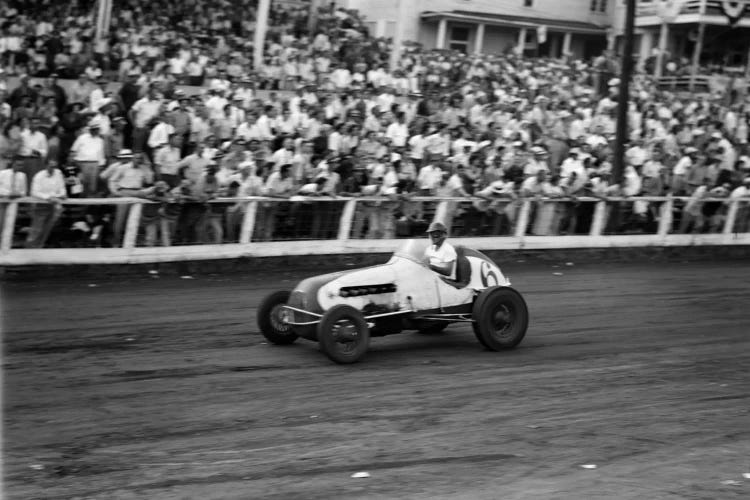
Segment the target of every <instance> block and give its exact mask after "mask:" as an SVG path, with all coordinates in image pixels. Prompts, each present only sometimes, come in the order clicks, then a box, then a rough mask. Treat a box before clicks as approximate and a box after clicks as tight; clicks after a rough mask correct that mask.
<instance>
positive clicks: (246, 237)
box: [240, 201, 258, 243]
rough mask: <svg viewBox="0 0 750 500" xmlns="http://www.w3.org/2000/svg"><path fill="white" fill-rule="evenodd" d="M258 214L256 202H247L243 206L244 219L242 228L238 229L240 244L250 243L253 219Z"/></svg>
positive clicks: (253, 226) (253, 225) (253, 224)
mask: <svg viewBox="0 0 750 500" xmlns="http://www.w3.org/2000/svg"><path fill="white" fill-rule="evenodd" d="M257 213H258V202H257V201H248V202H247V205H245V217H243V218H242V228H241V229H240V243H250V240H251V239H252V237H253V229H254V228H255V217H256V215H257Z"/></svg>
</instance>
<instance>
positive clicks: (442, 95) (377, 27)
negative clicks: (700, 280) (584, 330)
mask: <svg viewBox="0 0 750 500" xmlns="http://www.w3.org/2000/svg"><path fill="white" fill-rule="evenodd" d="M571 2H572V0H571ZM21 4H23V5H24V6H25V7H24V8H23V9H22V8H21ZM264 4H265V3H264V2H260V3H258V2H256V1H252V0H224V1H223V2H221V3H214V2H201V1H198V0H188V1H184V2H175V3H164V4H160V3H156V4H154V3H150V2H145V1H141V0H131V1H129V2H116V3H114V4H112V6H113V9H112V11H111V15H110V16H109V19H110V23H109V28H108V29H107V30H105V31H104V33H105V36H103V37H99V38H97V36H96V34H97V26H99V28H98V29H99V31H100V32H101V30H102V28H101V25H100V24H99V23H97V19H98V17H97V15H96V14H97V13H98V12H100V11H101V9H100V8H99V6H102V5H105V4H99V5H97V4H95V3H94V2H90V1H77V2H72V3H66V4H62V3H56V2H52V3H50V2H44V1H38V2H7V3H6V4H5V5H4V6H3V7H2V10H1V11H0V12H1V13H2V16H3V22H2V29H3V32H2V36H1V37H0V48H1V49H2V55H1V56H0V57H1V58H2V63H3V67H4V73H3V76H2V78H3V83H2V85H3V86H4V95H3V103H2V105H3V107H2V109H0V120H2V125H3V135H2V141H0V154H1V155H2V160H1V161H2V162H3V167H4V168H5V170H4V172H3V176H2V177H1V178H2V182H0V196H4V197H5V198H4V201H3V202H2V203H0V206H2V207H3V214H0V215H2V217H0V220H1V221H2V223H3V224H4V232H3V234H4V235H5V236H4V240H3V241H4V245H5V247H7V248H10V247H22V246H29V247H39V246H65V245H69V244H73V243H71V241H73V240H75V243H74V244H76V245H83V246H119V245H122V244H123V240H124V235H125V232H126V227H125V226H126V221H129V220H131V219H132V220H133V221H134V222H132V224H135V225H136V226H134V227H135V228H136V229H138V227H140V230H138V231H135V232H134V230H133V231H131V232H130V234H131V235H133V234H134V235H135V236H133V237H134V238H135V242H134V244H138V245H156V244H160V245H167V246H168V245H172V244H180V243H182V244H196V243H207V242H212V243H218V244H224V243H232V242H238V241H239V242H242V241H251V240H258V241H261V240H262V241H267V240H274V239H320V238H328V237H335V236H337V235H341V234H344V233H346V234H348V235H350V236H351V237H352V238H391V237H396V236H404V237H407V236H411V235H415V234H418V233H419V231H420V228H422V227H423V226H424V224H425V223H426V222H429V220H431V219H432V218H441V219H443V220H444V221H446V222H448V223H449V224H451V225H452V226H453V230H454V233H455V234H457V235H465V236H485V235H486V236H493V235H494V236H497V235H510V234H514V235H517V234H526V233H529V234H534V235H559V234H568V235H570V234H589V233H591V232H592V231H594V229H592V228H594V227H595V229H596V231H594V232H596V233H599V234H601V233H602V232H604V233H607V234H622V233H646V234H655V232H657V231H662V232H664V231H666V232H682V233H702V232H715V233H716V232H722V231H725V230H726V228H727V227H728V226H731V228H730V229H731V231H744V230H745V228H746V219H747V209H746V208H747V207H746V206H745V205H744V203H745V202H744V201H742V202H741V203H739V204H738V205H736V207H735V208H733V209H731V210H730V207H731V206H735V205H733V203H734V202H731V203H730V201H729V200H744V197H745V196H746V195H747V189H748V187H747V186H748V184H749V182H750V181H748V174H749V173H750V159H749V158H748V151H747V143H748V113H747V110H746V107H745V95H746V88H745V86H744V85H742V84H741V83H738V82H739V80H740V78H737V77H735V78H732V79H730V80H729V82H727V80H726V78H723V77H720V76H717V75H714V76H712V77H704V78H695V77H685V76H684V75H682V76H680V75H678V74H675V75H672V76H669V75H662V76H661V77H659V76H658V75H656V76H655V75H654V73H653V71H651V70H650V69H649V68H648V65H647V64H645V63H644V64H643V65H641V71H640V72H639V73H638V74H637V75H636V78H635V79H634V82H633V94H632V102H631V106H630V107H631V110H630V114H629V141H630V142H629V144H628V145H627V148H626V165H627V168H626V172H625V176H624V178H623V179H618V178H616V176H613V165H612V155H613V139H614V129H615V120H614V110H615V107H616V104H617V98H618V96H617V92H618V90H617V86H618V82H617V78H616V77H615V75H616V74H617V68H618V64H619V61H618V57H616V56H614V55H613V53H612V52H609V51H606V50H605V51H603V52H601V51H600V52H595V51H593V49H591V47H599V48H600V49H604V48H606V46H607V44H609V47H610V48H616V47H617V45H618V41H617V38H612V37H609V38H607V36H606V35H607V33H610V32H609V31H607V30H606V29H605V28H606V25H605V24H603V22H602V23H600V24H599V25H597V26H599V27H598V28H597V29H598V30H600V31H601V30H604V32H599V34H597V35H596V36H598V37H600V38H599V42H596V43H598V44H599V45H596V44H594V45H590V46H589V49H586V48H585V47H586V44H585V43H584V44H582V45H581V44H578V42H576V40H579V41H580V40H584V41H585V38H580V37H579V38H576V35H575V34H574V33H573V31H571V30H573V28H574V27H575V25H574V24H572V23H573V22H574V21H572V20H566V19H565V18H561V19H562V20H560V21H559V22H560V23H563V24H564V25H565V26H567V28H566V29H568V31H567V32H563V33H562V38H560V37H559V36H558V35H560V34H561V33H558V32H556V31H555V29H558V28H559V29H562V28H564V27H565V26H563V25H562V24H561V25H560V26H558V28H555V29H552V28H553V27H552V26H551V25H550V29H548V30H547V31H546V36H547V37H548V39H547V40H545V41H544V42H542V41H541V39H537V42H538V43H537V45H536V46H535V47H530V46H527V45H526V42H525V40H526V38H524V44H522V45H521V46H520V48H519V46H518V45H516V44H511V46H510V50H504V49H502V48H501V47H502V44H500V45H498V44H494V45H493V44H492V43H489V42H488V40H491V39H493V37H494V38H497V37H496V34H493V33H495V32H496V31H497V30H500V31H502V30H506V31H507V29H510V28H512V29H514V30H516V31H518V33H519V34H520V33H525V34H526V35H528V36H529V37H532V35H530V34H529V33H535V34H534V35H533V36H536V37H538V36H539V35H540V34H542V33H543V32H544V30H541V29H540V26H543V25H534V26H532V25H528V26H527V25H523V26H521V25H518V26H515V25H512V22H520V21H518V19H517V17H518V16H516V18H514V19H515V20H514V19H511V18H510V17H508V16H511V14H508V15H507V16H506V17H502V15H500V14H497V13H493V11H487V12H485V11H481V12H479V13H473V14H472V15H473V16H474V18H476V19H475V20H476V21H477V22H479V21H481V22H480V23H479V24H478V25H477V26H476V27H475V28H472V30H474V31H471V32H472V33H474V34H473V35H471V36H470V38H469V39H467V40H468V41H467V40H464V41H463V43H457V42H458V41H460V40H458V39H457V38H455V36H454V34H453V31H451V30H452V27H453V26H454V24H455V26H458V24H456V23H458V21H459V17H460V16H464V18H461V19H463V21H466V18H465V17H466V16H467V15H468V14H466V13H465V12H464V11H461V12H464V13H461V12H458V11H456V10H453V9H451V5H452V3H451V2H442V3H435V4H434V5H433V7H434V9H436V10H432V11H429V12H427V11H420V10H418V9H419V6H421V5H422V4H421V3H417V4H415V5H416V6H417V7H415V9H413V11H410V13H409V15H408V16H404V19H403V20H402V21H403V25H402V26H400V27H399V28H398V29H397V30H396V32H394V33H390V32H389V29H385V30H384V28H383V26H384V25H383V22H384V21H383V19H382V18H379V17H375V18H368V17H367V16H366V15H365V14H363V13H362V12H360V11H359V10H357V9H351V8H344V7H351V6H353V5H355V4H356V2H345V4H346V5H345V6H344V7H342V6H340V5H339V6H337V5H336V4H323V3H322V2H318V3H315V2H291V1H290V2H271V3H270V6H269V12H268V17H269V22H268V26H269V29H268V32H267V34H266V36H265V37H264V38H265V41H264V42H263V43H262V44H261V45H262V49H263V50H262V51H260V50H259V48H260V46H259V45H258V44H257V43H256V35H257V26H256V24H257V23H256V22H255V20H256V14H257V13H258V11H259V9H260V10H262V9H261V7H263V5H264ZM318 4H319V9H317V10H315V14H316V15H315V16H312V17H311V16H310V8H311V7H314V6H316V5H318ZM339 4H342V3H341V2H339ZM576 4H578V5H580V6H583V9H584V10H583V11H582V12H586V13H588V14H587V15H588V16H589V18H590V19H589V20H593V19H603V17H602V16H604V15H605V14H607V15H609V13H612V16H614V17H613V18H612V19H616V12H617V9H615V8H614V7H612V6H610V7H607V8H606V9H604V10H602V4H600V3H597V2H592V3H591V5H588V2H576ZM584 4H586V5H584ZM594 4H596V5H594ZM395 5H396V4H395V3H394V7H395ZM401 5H402V6H403V5H404V4H403V3H402V4H401ZM483 5H485V4H483ZM571 5H572V3H571ZM692 5H693V3H690V2H688V3H685V4H684V7H685V9H691V8H693V7H692ZM27 7H28V8H27ZM537 7H539V8H541V7H540V6H539V5H537ZM594 7H596V9H595V10H597V11H596V12H593V13H591V12H589V11H588V10H586V9H592V8H594ZM531 8H536V7H533V6H532V7H531ZM382 10H383V12H384V14H383V15H384V16H386V19H385V23H386V27H387V25H388V22H390V21H388V19H387V16H392V15H393V9H391V11H387V10H386V9H382ZM600 11H601V12H600ZM368 12H369V11H368ZM374 15H376V16H377V13H375V14H374ZM513 15H515V14H513ZM680 15H682V14H680ZM493 16H494V17H493ZM646 17H647V16H646V15H645V14H644V15H643V20H642V24H643V23H646V22H647V21H646ZM409 19H411V20H412V21H414V22H416V23H417V25H418V28H419V26H422V27H424V25H425V23H427V24H430V23H433V22H437V23H438V25H444V26H443V27H442V28H440V27H439V26H438V28H437V29H438V32H443V31H445V33H446V34H444V38H442V39H441V38H440V37H438V38H437V39H433V41H432V42H429V40H427V39H426V38H425V36H426V35H425V33H426V32H419V33H420V34H418V39H410V38H409V37H408V36H406V35H408V34H409V33H411V32H413V31H414V27H413V26H412V27H409V26H407V24H408V23H407V21H409ZM677 19H678V20H679V16H678V17H677ZM542 20H543V19H542ZM463 21H462V22H463ZM511 21H512V22H511ZM537 21H538V22H541V21H539V20H537ZM373 22H374V23H375V24H374V25H373V24H372V23H373ZM524 22H526V21H524ZM587 22H588V21H587ZM743 22H744V21H743V20H742V19H740V21H739V24H740V25H741V24H742V23H743ZM311 23H312V24H311ZM493 23H494V24H493ZM508 23H511V24H508ZM565 23H567V24H565ZM537 24H538V23H537ZM480 26H481V28H480ZM644 26H645V24H644ZM579 28H580V26H579ZM420 29H421V28H420ZM425 29H427V28H425ZM429 29H432V28H429ZM429 29H427V31H429ZM446 30H448V31H446ZM399 33H400V34H399ZM477 33H479V34H483V36H485V37H486V39H482V38H481V37H479V38H477V37H476V34H477ZM566 33H571V34H570V36H568V35H566ZM389 34H393V35H398V36H395V38H391V37H389V36H386V35H389ZM526 35H524V37H525V36H526ZM498 36H499V35H498ZM514 36H515V35H514ZM587 36H588V35H587ZM592 36H593V35H592ZM399 37H401V38H399ZM472 37H473V38H472ZM555 37H557V42H554V45H552V44H553V39H555ZM566 37H567V38H570V39H569V40H568V41H567V42H566V41H565V38H566ZM500 38H502V37H500ZM500 38H497V39H498V40H499V39H500ZM530 39H531V38H529V40H530ZM400 40H402V41H403V44H401V43H399V41H400ZM449 40H451V43H447V41H449ZM454 42H456V43H454ZM601 42H603V44H602V43H601ZM644 43H645V42H644ZM396 45H398V46H400V47H401V48H402V51H397V50H394V49H395V46H396ZM543 46H544V47H543ZM565 47H568V48H569V49H571V50H563V49H564V48H565ZM505 48H506V49H507V48H508V47H505ZM530 48H531V49H533V50H530ZM553 49H554V50H553ZM573 49H575V50H573ZM578 49H580V50H578ZM257 54H260V56H259V57H258V56H257ZM394 54H395V56H394ZM667 64H669V63H667ZM727 73H729V72H728V71H727ZM665 78H667V79H666V80H665ZM668 78H671V80H669V79H668ZM686 78H687V80H686ZM696 87H697V90H699V91H700V92H693V91H691V88H692V90H696ZM639 195H640V196H646V197H650V198H649V199H644V200H642V201H638V202H629V201H623V198H622V196H625V197H626V198H624V199H625V200H627V199H628V197H633V196H639ZM24 196H30V198H25V197H24ZM664 196H672V197H678V200H677V201H676V202H674V203H672V202H670V203H669V205H668V206H669V207H670V208H669V211H670V219H669V220H670V222H669V223H666V222H663V221H664V220H665V219H664V214H663V212H664V210H665V207H666V206H667V205H665V204H664V203H663V198H662V197H664ZM248 197H267V198H264V199H267V200H271V199H273V200H277V201H265V202H263V203H261V204H260V205H253V207H254V208H253V209H250V208H249V205H248V204H247V203H249V201H247V200H249V199H250V198H248ZM268 197H270V198H268ZM352 197H359V198H360V199H361V201H360V202H358V203H356V204H353V205H351V204H348V202H347V200H348V199H351V198H352ZM362 197H364V198H362ZM532 198H533V199H541V200H545V201H540V202H539V203H538V204H533V205H531V206H530V208H525V209H523V210H522V209H521V207H522V206H527V204H526V202H525V200H528V199H532ZM40 199H43V200H48V201H49V203H38V200H40ZM108 199H109V200H113V201H112V202H111V203H110V204H108V203H107V200H108ZM115 199H118V201H115ZM123 199H127V200H133V199H135V200H143V202H144V203H146V202H148V203H146V205H144V207H145V208H144V209H143V217H140V216H139V217H134V216H131V215H129V214H131V211H130V210H129V208H128V207H129V206H130V205H131V202H128V203H123V202H122V200H123ZM238 199H241V200H245V201H236V200H238ZM253 199H254V198H253ZM279 199H283V200H286V201H278V200H279ZM610 199H611V200H612V201H611V202H608V205H607V210H603V209H602V210H603V211H602V213H601V214H600V215H598V216H596V217H595V214H594V211H595V210H599V209H595V206H596V202H597V200H610ZM35 200H36V201H37V203H34V201H35ZM62 200H67V201H65V204H61V203H62ZM71 200H80V202H76V203H75V205H76V206H78V208H73V206H72V205H74V204H73V202H72V201H71ZM84 200H91V201H84ZM94 200H98V201H94ZM233 200H234V201H233ZM331 200H333V201H331ZM431 200H442V201H435V202H433V201H431ZM579 200H587V201H586V202H581V201H579ZM706 200H713V201H706ZM717 200H718V201H717ZM721 200H724V201H721ZM246 201H247V203H246ZM253 203H255V202H253ZM151 205H153V207H152V206H151ZM11 206H12V207H13V208H12V209H11V210H7V208H8V207H11ZM346 207H350V208H346ZM730 212H731V216H730ZM522 213H525V215H524V216H523V217H521V214H522ZM597 213H598V212H597ZM8 214H11V215H12V217H11V215H8ZM594 220H597V221H598V222H596V224H594ZM248 221H253V224H255V228H256V233H257V234H256V233H253V231H251V230H250V229H249V228H251V227H252V226H253V224H251V223H250V222H248ZM728 221H730V222H731V224H730V223H729V222H728ZM138 224H140V226H138ZM735 226H736V227H735ZM72 228H76V229H72ZM347 228H351V232H350V233H349V232H347V231H349V229H347ZM519 228H520V229H519ZM243 231H244V237H243V236H242V234H243ZM82 234H83V235H84V236H85V237H82ZM347 237H349V236H347ZM243 238H244V239H243ZM131 243H132V242H131Z"/></svg>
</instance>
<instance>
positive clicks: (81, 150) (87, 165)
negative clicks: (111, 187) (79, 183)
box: [70, 121, 107, 196]
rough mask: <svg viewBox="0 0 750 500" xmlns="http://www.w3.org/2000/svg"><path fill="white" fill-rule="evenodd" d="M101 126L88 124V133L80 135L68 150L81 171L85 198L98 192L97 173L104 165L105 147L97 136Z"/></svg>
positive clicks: (94, 123) (92, 123)
mask: <svg viewBox="0 0 750 500" xmlns="http://www.w3.org/2000/svg"><path fill="white" fill-rule="evenodd" d="M100 128H101V126H100V124H99V123H98V122H96V121H91V122H89V124H88V131H87V132H84V133H82V134H81V135H79V136H78V138H77V139H76V140H75V142H74V143H73V145H72V146H71V148H70V155H71V158H72V159H73V161H75V162H76V164H77V165H78V167H79V168H80V169H81V174H82V175H83V189H84V195H85V196H93V195H94V194H96V193H98V192H99V184H98V182H99V181H98V179H99V173H100V170H101V169H102V168H103V167H104V166H105V165H106V162H107V157H106V146H105V143H104V139H103V138H102V137H101V135H100V134H99V130H100Z"/></svg>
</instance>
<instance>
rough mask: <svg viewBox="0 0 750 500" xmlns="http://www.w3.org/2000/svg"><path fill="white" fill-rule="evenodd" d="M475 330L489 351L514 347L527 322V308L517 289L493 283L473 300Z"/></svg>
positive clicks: (523, 333)
mask: <svg viewBox="0 0 750 500" xmlns="http://www.w3.org/2000/svg"><path fill="white" fill-rule="evenodd" d="M472 316H473V317H474V323H473V327H474V334H475V335H476V337H477V340H479V342H480V343H481V344H482V345H483V346H484V347H486V348H487V349H489V350H491V351H499V350H501V349H512V348H513V347H516V346H517V345H518V344H519V343H520V342H521V340H523V337H524V335H526V329H527V328H528V326H529V310H528V308H527V307H526V301H524V300H523V297H522V296H521V294H520V293H518V292H517V291H515V290H514V289H512V288H510V287H492V288H488V289H486V290H485V291H483V292H482V293H481V294H480V295H479V297H477V300H476V301H475V302H474V308H473V310H472Z"/></svg>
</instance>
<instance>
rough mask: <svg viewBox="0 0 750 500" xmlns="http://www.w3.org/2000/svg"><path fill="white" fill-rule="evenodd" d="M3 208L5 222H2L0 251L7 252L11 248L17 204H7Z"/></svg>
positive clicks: (14, 202) (12, 202) (13, 202)
mask: <svg viewBox="0 0 750 500" xmlns="http://www.w3.org/2000/svg"><path fill="white" fill-rule="evenodd" d="M7 205H8V206H7V207H5V220H4V221H3V234H2V236H1V237H0V251H3V252H7V251H8V250H10V249H11V247H12V246H13V232H14V230H15V228H16V215H17V214H18V202H17V201H11V202H8V204H7Z"/></svg>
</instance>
